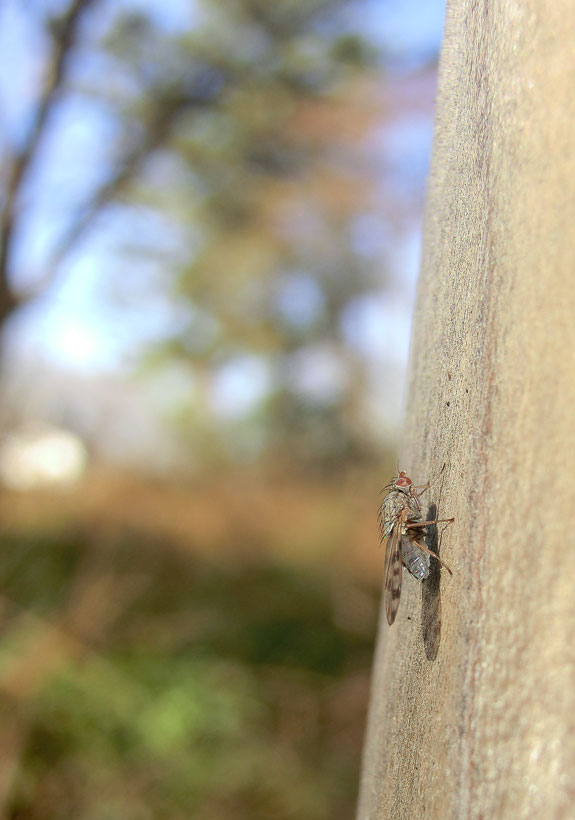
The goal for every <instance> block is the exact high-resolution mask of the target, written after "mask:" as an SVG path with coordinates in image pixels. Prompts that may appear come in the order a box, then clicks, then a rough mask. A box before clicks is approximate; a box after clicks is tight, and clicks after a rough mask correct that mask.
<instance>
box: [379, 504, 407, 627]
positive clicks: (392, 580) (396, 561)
mask: <svg viewBox="0 0 575 820" xmlns="http://www.w3.org/2000/svg"><path fill="white" fill-rule="evenodd" d="M402 569H403V568H402V563H401V519H400V518H398V519H397V521H396V522H395V524H394V525H393V529H392V531H391V533H390V535H389V537H388V539H387V541H386V542H385V563H384V568H383V579H384V580H383V602H384V604H385V614H386V616H387V623H388V624H389V625H390V626H391V624H392V623H393V622H394V621H395V616H396V615H397V610H398V608H399V599H400V597H401V575H402Z"/></svg>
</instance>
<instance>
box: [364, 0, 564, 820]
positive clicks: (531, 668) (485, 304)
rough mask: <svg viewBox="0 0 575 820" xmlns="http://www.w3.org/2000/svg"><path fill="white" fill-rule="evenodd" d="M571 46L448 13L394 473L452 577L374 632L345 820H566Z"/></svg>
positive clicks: (407, 594)
mask: <svg viewBox="0 0 575 820" xmlns="http://www.w3.org/2000/svg"><path fill="white" fill-rule="evenodd" d="M574 32H575V6H574V5H573V3H572V2H570V0H555V2H553V3H540V2H538V1H537V0H524V2H516V1H515V0H507V2H503V0H499V1H498V2H492V1H491V0H478V2H471V0H466V1H465V2H464V0H454V2H451V3H448V11H447V21H446V33H445V39H444V45H443V49H442V57H441V65H440V86H439V89H440V90H439V99H438V109H437V123H436V135H435V146H434V157H433V162H432V173H431V178H430V183H429V192H428V205H427V216H426V229H425V240H424V248H423V267H422V273H421V281H420V289H419V299H418V306H417V310H416V315H415V322H414V335H413V344H412V356H411V365H410V381H409V390H408V396H407V402H406V422H405V439H404V447H403V452H402V461H401V464H400V466H401V469H404V470H406V471H407V472H408V474H409V475H411V477H412V478H413V479H414V480H415V481H416V483H424V482H425V481H427V480H428V479H429V478H430V477H433V475H434V474H436V473H437V471H438V470H439V468H440V467H441V465H442V464H443V463H444V462H445V463H446V468H445V471H444V474H443V475H442V477H441V480H439V479H438V480H437V481H436V483H435V485H434V486H433V488H432V490H431V492H430V493H429V497H428V499H427V504H428V505H429V506H430V508H431V509H432V510H433V506H434V505H435V506H436V507H439V512H440V514H441V516H442V517H444V516H447V515H454V516H455V517H456V521H455V524H454V525H453V526H451V527H450V528H449V529H447V530H446V531H445V532H444V534H443V537H442V539H441V542H440V546H441V555H442V557H443V558H444V559H445V560H446V562H447V563H448V564H449V566H450V567H451V568H452V569H453V573H454V574H453V577H452V578H450V577H449V576H448V575H447V573H445V572H442V574H441V577H439V574H438V573H437V572H436V573H435V575H432V577H431V578H430V579H429V580H428V581H425V582H424V584H423V585H419V584H418V583H417V582H416V581H414V580H413V579H412V578H410V577H408V576H407V575H406V573H405V571H404V590H403V594H402V600H401V603H400V608H399V613H398V616H397V620H396V623H395V624H394V625H393V627H391V628H390V627H388V626H387V623H386V620H385V615H383V614H382V618H381V627H380V637H379V642H378V649H377V654H376V658H375V661H374V664H375V667H374V678H373V691H372V703H371V712H370V721H369V728H368V733H367V739H366V748H365V755H364V763H363V777H362V786H361V796H360V804H359V810H358V820H426V818H433V820H468V819H469V820H507V819H508V818H509V820H539V818H541V820H543V818H544V820H573V818H574V817H575V534H574V533H575V528H574V524H575V90H574V89H575V47H574V45H573V44H574ZM388 478H389V477H388V476H382V480H383V479H388ZM425 498H426V496H423V499H422V500H424V499H425ZM425 509H426V507H425V505H424V510H425Z"/></svg>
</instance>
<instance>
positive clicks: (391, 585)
mask: <svg viewBox="0 0 575 820" xmlns="http://www.w3.org/2000/svg"><path fill="white" fill-rule="evenodd" d="M429 486H430V485H429V484H425V485H423V486H422V487H415V486H414V485H413V482H412V480H411V479H410V478H409V476H407V475H406V474H405V473H404V472H403V471H402V472H400V473H398V474H397V475H396V476H395V478H393V479H392V481H391V482H390V483H389V484H388V485H387V486H386V487H385V488H384V489H385V490H387V493H386V494H385V497H384V499H383V503H382V505H381V507H380V510H379V530H380V533H381V540H382V541H385V562H384V570H383V575H384V591H383V600H384V603H385V614H386V616H387V622H388V624H389V625H390V626H391V624H392V623H393V622H394V621H395V616H396V615H397V610H398V607H399V599H400V596H401V576H402V569H403V566H405V567H406V568H407V570H408V571H409V572H410V573H411V575H413V577H414V578H417V580H418V581H423V579H424V578H427V576H428V575H429V556H430V555H432V556H433V557H434V558H436V559H437V560H438V561H439V563H440V564H441V566H443V567H445V569H446V570H447V571H448V572H449V574H450V575H451V574H452V572H451V570H450V569H449V567H448V566H447V565H446V564H444V563H443V561H441V560H440V559H439V556H437V555H436V554H435V553H434V552H432V551H431V550H430V549H428V548H427V547H426V546H424V545H423V544H422V543H420V541H418V540H417V538H418V537H419V533H420V532H421V531H422V530H423V528H424V527H426V526H428V525H431V524H439V523H441V522H446V523H447V522H451V521H453V520H454V519H453V518H443V519H436V520H434V521H423V516H422V514H421V504H420V502H419V497H420V496H421V495H422V494H423V493H424V492H425V491H426V490H427V489H428V488H429ZM416 490H420V492H418V493H417V492H416ZM422 534H423V533H422Z"/></svg>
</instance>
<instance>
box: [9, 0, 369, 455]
mask: <svg viewBox="0 0 575 820" xmlns="http://www.w3.org/2000/svg"><path fill="white" fill-rule="evenodd" d="M351 5H353V4H352V3H351V2H344V0H314V2H309V1H308V0H306V2H303V0H301V1H300V0H280V2H275V3H273V4H270V3H267V2H262V0H220V2H216V3H213V2H212V3H199V4H197V6H196V7H195V8H194V12H193V21H191V22H190V25H189V26H188V27H187V28H185V27H181V28H180V30H178V31H176V32H174V31H171V30H169V29H167V28H166V26H165V25H162V22H161V19H159V18H158V17H157V16H153V14H152V12H151V11H150V13H144V12H143V11H137V12H136V11H134V10H133V9H130V8H129V6H126V7H125V8H123V9H120V8H114V9H113V10H111V9H110V8H109V7H108V6H107V4H106V3H104V2H103V1H102V0H75V2H72V3H71V4H70V5H69V6H68V8H67V9H66V10H65V11H64V12H63V13H62V11H61V10H60V12H59V15H58V16H54V15H53V14H52V13H50V11H49V10H50V9H51V8H52V7H51V4H46V5H38V6H35V7H34V8H33V9H30V11H29V14H30V15H33V14H36V15H38V17H37V19H36V20H35V23H36V25H38V26H40V27H41V28H42V30H43V34H44V37H45V39H46V41H47V43H48V45H47V48H46V50H47V52H48V53H49V54H50V56H49V57H48V58H47V60H46V65H45V69H44V77H45V81H44V86H43V89H42V91H41V93H40V94H39V96H38V99H37V101H36V105H35V110H34V112H33V114H32V115H31V118H30V123H29V125H28V128H27V129H25V130H24V131H25V133H24V136H22V135H21V133H20V134H19V136H18V138H16V139H14V140H13V143H12V144H11V145H10V146H9V149H8V150H7V154H8V159H7V163H6V168H7V171H6V176H5V178H6V185H5V195H4V201H3V210H2V222H1V225H2V237H1V246H2V251H1V255H0V322H4V321H5V319H6V318H7V317H8V316H9V315H10V314H11V313H12V312H13V311H14V310H16V309H17V308H18V306H19V305H20V304H22V302H25V301H28V300H29V299H31V298H34V297H36V296H37V295H38V294H39V293H40V294H41V293H43V292H45V290H46V288H47V287H48V286H49V285H50V284H51V283H52V282H53V281H54V279H55V278H56V277H58V276H59V275H61V273H62V271H63V270H65V269H66V266H65V264H64V263H65V262H66V261H67V260H68V258H69V254H70V252H71V251H72V250H73V249H76V248H77V247H78V246H79V244H80V243H81V242H82V241H86V240H87V239H88V238H90V235H92V237H93V235H94V231H95V228H99V229H100V230H101V229H102V226H103V225H104V226H105V225H106V224H109V222H110V220H111V219H115V220H116V225H117V226H118V225H119V226H121V227H117V226H116V227H115V228H114V229H113V230H112V235H113V239H112V245H113V246H114V247H115V249H116V257H115V258H116V260H119V261H117V262H116V264H117V266H118V268H120V266H125V265H126V258H127V257H126V254H130V255H131V257H132V263H133V257H134V256H135V255H136V256H138V255H139V258H140V260H141V264H142V267H144V266H145V265H146V264H147V265H149V264H150V263H154V262H155V264H156V265H157V266H158V269H160V270H161V275H160V276H159V282H158V283H157V290H158V293H157V294H152V295H157V296H158V299H159V300H164V301H165V300H166V299H168V301H170V302H171V305H172V308H173V307H174V304H178V303H179V304H180V305H181V306H185V307H183V309H182V310H181V311H180V312H179V313H178V316H177V319H175V320H174V321H173V327H172V328H171V329H170V330H169V331H168V333H167V339H166V341H165V343H164V344H162V345H157V344H154V346H153V350H151V351H150V356H149V357H148V362H149V363H150V364H154V365H158V364H166V363H170V364H172V365H173V363H174V361H177V362H178V368H179V372H180V374H183V375H184V379H185V380H187V383H188V386H189V400H188V401H187V402H185V403H180V404H179V406H178V407H177V408H176V416H177V417H178V418H179V420H180V421H181V422H182V429H184V430H185V432H186V435H188V436H189V437H190V438H191V439H192V444H193V448H194V450H195V452H196V455H197V459H198V460H199V461H200V462H202V463H204V462H206V461H207V462H209V461H212V462H213V461H214V460H215V461H216V463H217V462H218V461H220V459H221V458H224V459H229V458H230V456H231V457H232V458H235V457H239V458H245V457H246V456H262V455H265V454H267V455H268V456H270V457H271V458H272V459H273V460H276V459H277V458H278V456H280V457H284V458H286V457H289V459H290V461H292V462H293V461H294V460H295V461H296V462H297V461H299V462H303V463H304V464H305V465H307V466H309V464H310V463H312V464H313V463H320V464H326V463H327V464H332V463H333V462H334V460H335V461H338V460H339V459H341V458H347V457H354V456H359V455H361V454H362V453H363V454H366V453H369V452H371V451H372V449H373V439H372V436H370V433H369V426H368V425H366V416H367V413H366V407H365V405H366V400H367V397H366V390H365V380H366V367H367V365H366V363H365V359H364V356H363V355H362V354H361V352H360V350H359V349H358V347H357V346H354V338H353V337H354V333H357V317H356V316H355V315H354V305H356V304H357V302H358V300H360V299H361V298H362V296H364V295H365V294H366V293H370V292H376V291H379V290H380V289H381V287H382V284H381V271H380V266H381V256H379V255H378V254H373V253H371V254H370V252H369V251H367V250H366V247H365V242H364V241H363V240H362V239H361V236H360V234H361V229H360V226H359V221H360V220H361V219H364V220H365V218H366V216H367V218H368V219H373V220H374V227H373V228H372V232H374V233H376V232H377V227H375V226H376V225H377V220H378V216H377V206H376V202H375V200H376V197H375V193H374V190H375V189H374V185H373V183H372V181H371V179H370V176H372V175H373V169H371V168H370V167H368V163H367V162H365V161H364V160H362V159H361V138H362V136H363V135H364V134H365V132H366V130H367V129H368V128H369V127H370V126H371V125H372V124H373V118H374V110H373V106H372V105H371V104H370V103H369V91H368V89H369V85H370V79H369V74H368V73H367V72H366V68H367V67H368V66H369V65H370V64H371V63H372V62H373V52H372V51H371V50H370V48H369V47H368V46H367V45H366V43H365V42H364V41H363V40H362V39H361V38H359V37H357V36H354V35H353V34H350V33H349V32H348V31H346V30H345V23H344V20H345V17H344V13H345V12H346V10H347V11H349V7H350V6H351ZM58 8H60V7H58ZM42 14H44V16H42ZM348 19H349V18H348ZM348 25H349V24H348ZM366 91H368V94H367V97H366ZM78 100H82V102H83V104H84V105H90V106H92V110H96V109H97V110H100V111H105V112H106V114H105V118H106V127H105V129H104V130H103V133H108V134H109V135H111V136H110V137H109V138H108V139H107V140H104V142H106V146H105V150H104V151H103V155H102V156H95V157H94V164H96V165H98V166H99V167H98V168H97V169H96V171H95V177H96V181H94V182H93V184H92V186H91V187H90V186H89V187H90V190H89V192H88V193H87V194H86V195H85V196H84V197H83V198H82V201H79V200H78V199H76V202H75V203H74V207H72V206H70V208H69V209H68V213H67V214H66V218H65V219H63V220H62V221H63V227H61V229H60V230H59V231H58V233H57V236H56V238H55V240H54V241H53V242H52V246H51V251H50V253H49V255H48V259H47V260H46V259H44V260H43V262H42V268H43V270H42V271H41V273H40V274H38V273H36V275H35V276H32V277H30V276H28V284H27V285H26V286H23V285H22V279H23V278H26V277H25V276H23V275H22V273H21V272H19V271H18V270H16V269H15V268H16V267H17V266H18V264H20V263H19V260H21V259H22V253H15V250H16V251H18V247H17V245H18V242H20V244H21V243H22V241H23V240H22V237H23V236H25V234H26V231H25V227H26V226H25V225H24V226H23V225H22V224H20V223H22V222H25V221H26V220H25V205H26V202H27V201H29V199H30V197H31V196H32V197H33V196H34V194H33V193H32V194H31V193H30V192H31V190H33V188H34V185H35V184H40V183H39V182H38V174H37V165H38V163H39V162H42V161H44V162H46V161H48V160H49V156H50V154H49V148H50V143H51V142H54V141H57V140H58V137H59V133H61V129H62V123H61V119H59V117H58V112H61V111H62V109H63V108H64V107H65V105H66V104H68V105H69V104H76V105H77V104H78ZM85 110H87V109H85ZM58 129H60V131H59V130H58ZM21 130H22V129H21ZM46 158H48V160H47V159H46ZM106 220H108V223H106ZM138 220H139V221H138ZM142 224H144V228H143V229H142ZM150 226H152V227H151V228H150ZM126 234H127V236H126ZM371 241H372V242H373V239H372V240H371ZM30 278H31V279H32V280H33V282H34V283H35V284H34V285H33V286H32V287H30V285H29V281H30ZM144 280H145V277H142V282H143V281H144ZM141 287H142V284H140V285H138V284H137V282H136V281H135V280H134V279H133V278H130V277H129V276H126V275H125V273H124V271H122V273H120V271H119V270H118V276H117V277H116V278H115V282H114V285H113V289H114V290H115V291H116V293H115V296H116V298H118V297H119V296H120V295H123V296H124V297H125V299H126V300H128V301H129V300H130V299H131V298H132V299H133V297H134V294H135V293H136V292H138V290H139V289H140V288H141ZM202 454H203V455H202Z"/></svg>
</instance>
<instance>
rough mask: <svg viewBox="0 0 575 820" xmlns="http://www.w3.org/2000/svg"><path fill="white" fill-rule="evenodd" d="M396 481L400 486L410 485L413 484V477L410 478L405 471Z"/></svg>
mask: <svg viewBox="0 0 575 820" xmlns="http://www.w3.org/2000/svg"><path fill="white" fill-rule="evenodd" d="M395 483H396V485H397V486H398V487H409V485H410V484H411V479H410V478H408V477H407V476H406V475H405V473H400V474H399V478H398V479H397V481H396V482H395Z"/></svg>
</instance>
